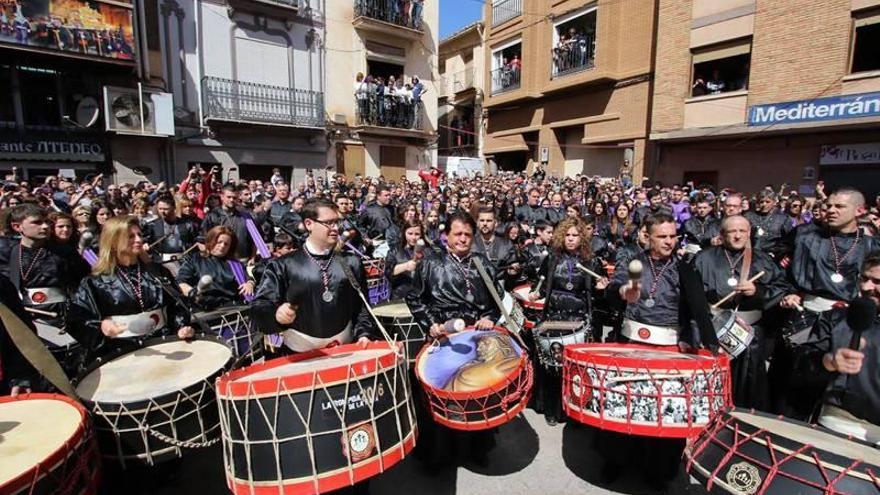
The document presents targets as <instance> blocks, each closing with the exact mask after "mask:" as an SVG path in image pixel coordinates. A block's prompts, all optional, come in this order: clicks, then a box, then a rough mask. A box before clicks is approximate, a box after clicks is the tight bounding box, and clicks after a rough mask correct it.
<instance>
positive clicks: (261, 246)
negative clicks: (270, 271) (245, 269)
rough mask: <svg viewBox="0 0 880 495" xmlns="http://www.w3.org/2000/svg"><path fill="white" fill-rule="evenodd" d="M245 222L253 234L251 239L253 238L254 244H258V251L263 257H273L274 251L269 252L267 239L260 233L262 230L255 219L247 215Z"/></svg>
mask: <svg viewBox="0 0 880 495" xmlns="http://www.w3.org/2000/svg"><path fill="white" fill-rule="evenodd" d="M244 224H245V226H247V231H248V234H250V236H251V240H253V241H254V245H255V246H257V253H259V254H260V257H261V258H263V259H269V258H271V257H272V253H270V252H269V246H267V245H266V241H264V240H263V236H261V235H260V231H259V230H258V229H257V224H255V223H254V219H253V218H250V217H247V218H245V219H244Z"/></svg>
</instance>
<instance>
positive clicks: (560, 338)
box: [534, 321, 592, 371]
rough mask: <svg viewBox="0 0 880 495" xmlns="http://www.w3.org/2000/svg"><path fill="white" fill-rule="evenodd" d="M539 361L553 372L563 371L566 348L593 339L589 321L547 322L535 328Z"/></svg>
mask: <svg viewBox="0 0 880 495" xmlns="http://www.w3.org/2000/svg"><path fill="white" fill-rule="evenodd" d="M534 333H535V343H536V344H537V350H536V352H537V353H538V360H539V361H540V362H541V365H542V366H544V367H545V368H547V369H549V370H552V371H559V370H560V369H562V352H563V350H564V349H565V347H566V346H570V345H574V344H583V343H585V342H587V341H589V340H590V339H591V338H592V335H591V333H592V331H591V328H590V322H589V321H545V322H543V323H541V324H539V325H538V326H537V327H536V328H535V331H534Z"/></svg>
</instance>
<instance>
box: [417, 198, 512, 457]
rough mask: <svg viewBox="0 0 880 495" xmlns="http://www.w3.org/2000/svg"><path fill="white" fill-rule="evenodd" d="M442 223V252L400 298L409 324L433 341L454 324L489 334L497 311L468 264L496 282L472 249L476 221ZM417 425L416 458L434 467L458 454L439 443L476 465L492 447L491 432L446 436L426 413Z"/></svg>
mask: <svg viewBox="0 0 880 495" xmlns="http://www.w3.org/2000/svg"><path fill="white" fill-rule="evenodd" d="M447 222H448V223H447V224H446V237H447V241H448V248H447V252H445V253H440V254H432V255H430V256H428V257H426V258H425V259H424V260H422V261H421V263H419V267H418V270H416V275H415V278H414V279H413V291H412V292H411V293H410V294H409V295H408V296H407V297H406V303H407V306H408V307H409V310H410V312H411V313H412V315H413V318H414V319H415V321H417V322H418V323H419V324H420V325H422V328H427V329H429V332H430V335H431V337H434V338H439V337H441V336H442V335H443V334H444V333H447V332H450V331H454V330H453V327H454V325H452V323H453V322H454V321H455V320H458V319H461V320H464V323H465V324H466V325H474V326H476V328H478V329H489V328H492V327H493V325H494V324H495V322H496V321H498V319H499V317H500V310H499V308H498V306H497V304H495V302H494V301H493V300H492V297H491V295H490V293H489V289H488V288H487V287H486V284H485V282H484V281H483V278H482V277H481V276H480V274H479V272H478V271H477V268H476V265H475V262H474V260H475V259H479V260H480V261H481V262H482V265H483V267H484V268H485V270H486V272H487V275H488V276H489V278H490V279H491V280H495V279H496V277H495V268H494V266H493V265H492V263H490V262H489V259H488V258H486V256H485V255H483V254H481V253H477V252H474V251H473V250H472V246H473V241H474V233H475V232H476V231H477V224H476V222H475V221H474V219H473V217H471V216H470V215H469V214H467V213H465V212H463V211H462V212H456V213H453V214H452V215H450V216H449V218H448V219H447ZM496 289H498V288H496ZM422 412H424V411H422ZM419 426H420V430H421V431H420V438H419V444H420V445H421V447H420V448H419V451H420V455H422V454H424V455H428V456H435V457H434V459H433V461H434V462H441V461H450V460H451V459H450V458H448V457H447V458H446V459H438V457H436V456H444V455H445V456H454V455H456V454H458V452H455V447H454V446H452V445H448V444H446V445H442V444H441V442H443V443H445V442H449V441H451V440H452V439H455V440H456V443H457V444H458V446H459V448H468V449H469V451H467V452H464V453H463V455H468V456H469V457H470V458H471V459H472V460H474V462H476V463H477V464H480V465H487V463H488V457H487V453H488V450H490V449H491V448H492V447H493V446H494V438H493V436H492V433H491V432H492V431H493V430H488V431H484V432H475V433H470V434H465V433H458V432H455V434H450V433H452V432H450V431H449V430H441V429H440V428H439V427H438V426H437V425H436V424H435V423H433V421H432V420H431V416H430V414H424V417H420V421H419Z"/></svg>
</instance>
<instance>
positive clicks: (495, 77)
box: [492, 67, 522, 95]
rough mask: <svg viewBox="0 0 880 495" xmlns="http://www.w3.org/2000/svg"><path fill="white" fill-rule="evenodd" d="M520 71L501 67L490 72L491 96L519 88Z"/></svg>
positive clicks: (517, 68)
mask: <svg viewBox="0 0 880 495" xmlns="http://www.w3.org/2000/svg"><path fill="white" fill-rule="evenodd" d="M521 77H522V69H520V68H519V67H501V68H498V69H495V70H493V71H492V94H493V95H497V94H499V93H504V92H506V91H512V90H514V89H517V88H519V83H520V78H521Z"/></svg>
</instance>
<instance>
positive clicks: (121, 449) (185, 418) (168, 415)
mask: <svg viewBox="0 0 880 495" xmlns="http://www.w3.org/2000/svg"><path fill="white" fill-rule="evenodd" d="M232 363H233V354H232V350H231V349H230V348H229V346H227V345H226V343H225V342H223V341H222V340H220V339H218V338H216V337H207V336H200V337H198V338H196V339H193V340H190V341H183V340H179V339H178V338H177V336H174V337H170V336H168V337H160V338H156V339H150V340H147V341H145V342H144V344H143V347H142V348H140V349H138V350H136V351H133V352H128V353H121V354H115V355H110V356H108V357H107V358H104V359H99V360H98V361H97V362H96V363H95V364H94V365H93V366H92V367H91V368H90V369H88V370H86V372H85V373H84V374H83V375H82V378H81V379H79V380H78V381H77V384H76V393H77V395H79V397H80V398H81V399H82V400H83V403H84V404H85V405H86V407H87V408H88V409H89V411H90V412H91V413H92V416H93V418H94V421H95V432H96V436H97V439H98V446H99V447H100V449H101V455H102V456H103V457H104V458H106V459H111V460H115V461H118V462H119V463H121V464H122V466H123V467H125V466H126V464H127V463H128V462H140V463H146V464H149V465H153V464H155V463H157V462H161V461H165V460H169V459H174V458H178V457H182V456H183V455H184V454H186V453H187V449H192V448H198V447H207V446H208V445H210V444H213V443H216V441H217V440H219V431H218V430H219V426H220V425H219V419H218V417H217V405H216V400H215V397H214V384H213V381H214V378H216V377H217V376H219V375H220V373H222V372H223V371H225V370H226V369H228V368H229V367H230V366H231V365H232Z"/></svg>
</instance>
